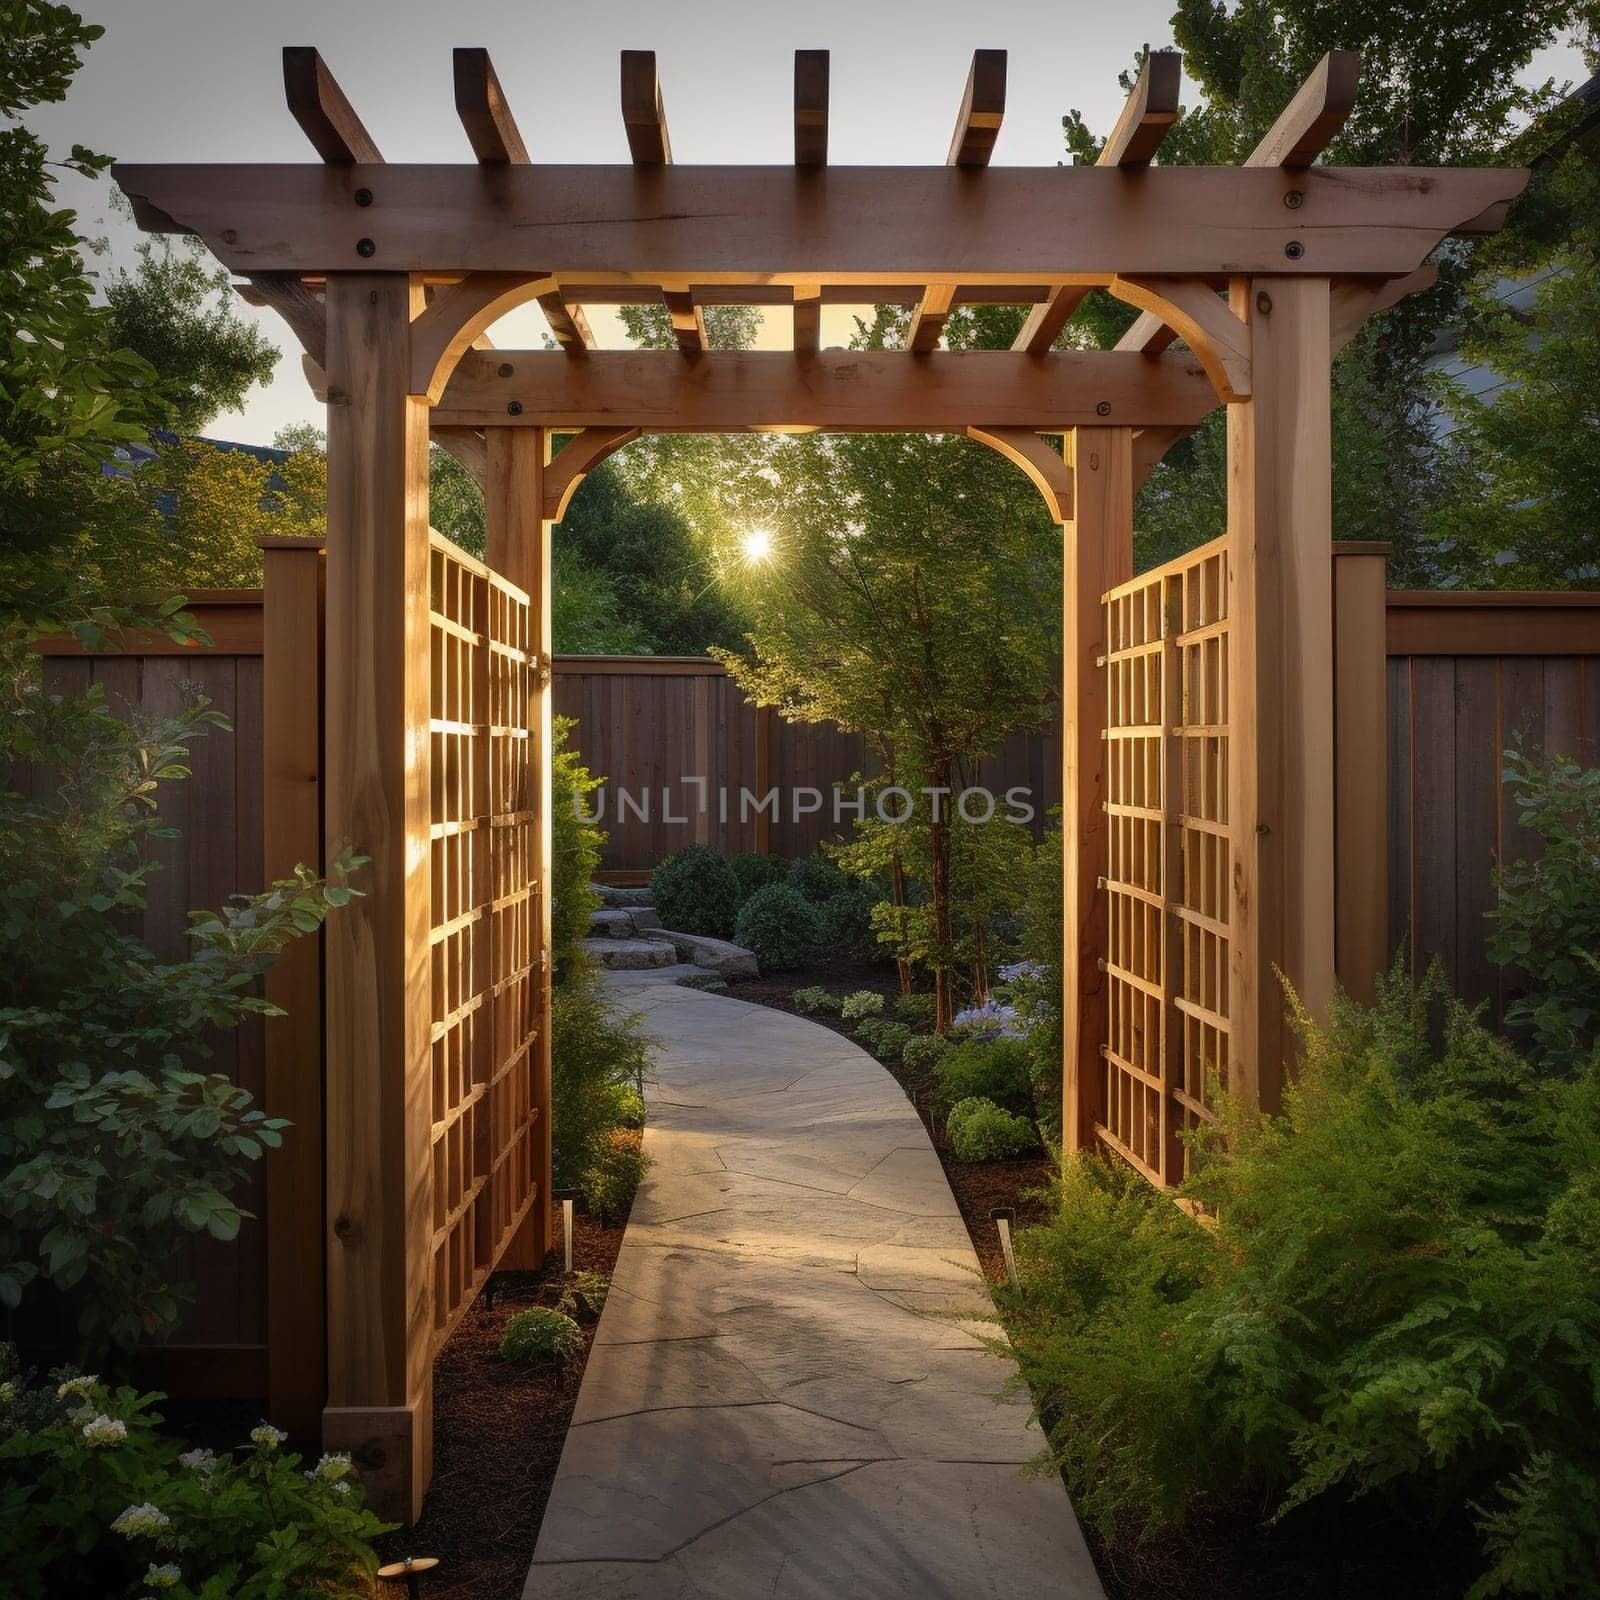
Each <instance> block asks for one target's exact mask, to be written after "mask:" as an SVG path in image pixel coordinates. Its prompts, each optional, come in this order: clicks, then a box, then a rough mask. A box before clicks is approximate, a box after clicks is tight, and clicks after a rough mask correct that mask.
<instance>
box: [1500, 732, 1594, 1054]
mask: <svg viewBox="0 0 1600 1600" xmlns="http://www.w3.org/2000/svg"><path fill="white" fill-rule="evenodd" d="M1502 777H1503V779H1504V782H1505V785H1506V789H1507V792H1508V794H1509V796H1510V798H1511V800H1512V801H1513V803H1514V804H1515V805H1516V807H1517V820H1518V821H1519V822H1520V823H1521V824H1522V826H1523V827H1524V828H1528V829H1531V830H1532V831H1533V832H1534V833H1536V834H1537V835H1538V836H1539V838H1540V839H1541V840H1543V842H1544V849H1543V850H1542V851H1541V852H1540V855H1539V858H1538V860H1536V861H1525V860H1517V861H1514V862H1512V863H1510V864H1509V865H1508V866H1504V867H1502V868H1501V869H1500V872H1499V874H1498V875H1497V878H1496V884H1497V887H1498V889H1499V901H1498V903H1497V904H1496V906H1495V907H1494V909H1493V910H1492V911H1490V912H1489V917H1490V920H1491V922H1492V924H1493V930H1492V932H1491V934H1490V937H1489V954H1490V955H1491V956H1492V957H1493V958H1494V959H1495V960H1496V961H1498V962H1499V963H1501V965H1503V966H1513V967H1518V968H1520V969H1521V970H1522V972H1523V973H1524V974H1525V975H1526V985H1525V989H1524V992H1523V993H1522V994H1520V995H1519V996H1518V997H1517V998H1516V999H1515V1000H1513V1001H1512V1003H1511V1004H1510V1005H1509V1006H1507V1008H1506V1024H1507V1026H1508V1027H1509V1028H1511V1029H1512V1030H1513V1032H1514V1033H1515V1034H1516V1035H1517V1037H1519V1038H1525V1039H1526V1040H1527V1042H1528V1045H1529V1048H1530V1049H1531V1050H1532V1052H1533V1054H1534V1055H1535V1056H1536V1057H1537V1059H1538V1060H1539V1061H1540V1062H1541V1063H1542V1064H1543V1065H1545V1066H1548V1067H1550V1068H1551V1069H1552V1070H1555V1071H1561V1072H1570V1071H1572V1070H1573V1069H1574V1068H1576V1067H1579V1066H1582V1065H1584V1064H1586V1063H1588V1062H1590V1061H1592V1060H1594V1058H1595V1043H1596V1040H1597V1039H1600V767H1582V766H1579V765H1578V763H1577V762H1576V761H1571V760H1568V759H1567V758H1566V757H1565V756H1556V757H1554V758H1552V759H1551V760H1550V761H1549V762H1548V763H1544V764H1540V763H1538V762H1535V761H1534V760H1533V759H1532V758H1531V757H1529V756H1527V755H1525V754H1524V753H1523V752H1522V751H1521V750H1508V751H1506V754H1505V770H1504V772H1503V774H1502Z"/></svg>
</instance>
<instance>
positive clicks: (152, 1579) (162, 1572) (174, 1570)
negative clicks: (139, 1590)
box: [144, 1561, 183, 1589]
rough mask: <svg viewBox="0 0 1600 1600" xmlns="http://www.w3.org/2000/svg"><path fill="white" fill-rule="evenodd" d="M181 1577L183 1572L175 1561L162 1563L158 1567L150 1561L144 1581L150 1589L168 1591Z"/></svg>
mask: <svg viewBox="0 0 1600 1600" xmlns="http://www.w3.org/2000/svg"><path fill="white" fill-rule="evenodd" d="M182 1576H183V1571H182V1569H181V1568H180V1567H179V1566H178V1563H177V1562H176V1561H163V1562H162V1563H161V1565H160V1566H159V1567H158V1566H157V1565H156V1564H155V1562H153V1561H152V1562H151V1563H150V1567H149V1570H148V1571H147V1572H146V1573H145V1575H144V1581H145V1582H146V1583H147V1584H149V1585H150V1587H151V1588H152V1589H170V1588H171V1587H172V1586H173V1584H175V1583H176V1582H177V1581H178V1580H179V1579H180V1578H181V1577H182Z"/></svg>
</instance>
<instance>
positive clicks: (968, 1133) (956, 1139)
mask: <svg viewBox="0 0 1600 1600" xmlns="http://www.w3.org/2000/svg"><path fill="white" fill-rule="evenodd" d="M945 1132H946V1133H947V1134H948V1135H949V1136H950V1148H951V1149H952V1150H954V1151H955V1153H956V1159H957V1160H958V1161H1009V1160H1011V1159H1012V1158H1013V1157H1015V1156H1029V1155H1036V1154H1037V1153H1038V1150H1039V1135H1038V1134H1037V1133H1036V1132H1035V1131H1034V1126H1033V1124H1032V1123H1031V1122H1030V1121H1029V1120H1028V1119H1027V1118H1026V1117H1015V1116H1013V1115H1012V1114H1011V1113H1010V1112H1009V1111H1007V1110H1005V1109H1004V1108H1002V1107H1000V1106H997V1105H996V1104H995V1103H994V1101H992V1100H984V1099H982V1098H980V1097H979V1096H976V1095H974V1096H973V1097H972V1098H971V1099H968V1100H958V1101H957V1102H956V1104H955V1105H953V1106H952V1107H951V1108H950V1115H949V1117H948V1118H947V1119H946V1121H945Z"/></svg>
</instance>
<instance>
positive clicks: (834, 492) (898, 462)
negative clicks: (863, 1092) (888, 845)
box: [714, 434, 1061, 1028]
mask: <svg viewBox="0 0 1600 1600" xmlns="http://www.w3.org/2000/svg"><path fill="white" fill-rule="evenodd" d="M759 485H760V486H761V488H762V489H763V491H764V493H763V495H762V496H761V497H760V498H756V497H755V496H754V486H751V492H752V502H751V503H752V506H753V507H754V508H755V509H757V510H759V511H760V513H761V514H762V516H763V519H764V524H765V525H766V526H767V527H770V528H771V529H772V532H773V535H774V540H775V545H776V555H775V558H774V560H773V562H772V564H771V566H770V567H767V566H764V565H762V566H757V565H753V564H747V565H746V566H745V567H744V568H743V569H741V570H739V571H737V572H735V573H732V574H730V581H732V582H735V583H736V584H737V586H738V589H739V591H740V593H741V596H742V597H743V599H744V601H745V604H746V605H747V606H748V607H749V610H750V613H751V616H752V618H753V622H752V626H751V629H750V632H749V641H750V642H749V646H748V648H747V650H746V651H745V652H743V653H741V654H732V653H726V652H714V653H720V654H723V656H724V659H726V660H727V661H728V663H729V666H730V669H731V670H732V672H733V673H734V676H735V677H736V678H737V679H738V681H739V683H740V685H741V686H742V687H743V688H744V689H745V690H746V691H747V693H749V694H750V695H751V697H752V698H753V699H755V700H756V701H757V703H759V704H763V705H773V706H776V707H777V708H778V710H779V711H780V712H782V713H783V714H784V715H785V716H788V717H792V718H795V719H797V720H801V721H809V722H820V721H832V722H836V723H838V724H839V725H840V726H842V727H845V728H848V729H852V730H859V731H861V732H862V733H864V734H865V735H866V736H867V739H868V741H869V744H870V745H871V746H872V748H873V749H874V750H875V752H876V753H877V755H878V756H879V758H880V759H881V760H882V761H883V763H884V765H885V767H886V768H889V769H890V770H892V771H893V772H894V773H896V774H897V781H898V782H899V783H900V784H901V785H903V786H905V787H907V788H910V789H919V790H920V789H930V790H937V791H942V793H941V794H940V795H939V796H938V799H937V804H935V802H934V798H933V797H932V796H929V797H928V800H927V810H926V822H925V830H926V831H925V844H926V862H927V883H928V889H929V896H930V912H929V920H930V934H929V938H928V944H927V952H926V955H927V960H928V962H929V964H930V965H931V966H932V968H933V971H934V975H935V987H936V995H937V1012H936V1021H937V1023H938V1025H939V1026H940V1027H941V1028H944V1027H948V1025H949V1021H950V1017H951V1015H952V1012H953V1006H952V1003H951V1002H952V993H953V990H952V974H953V971H954V968H955V966H956V964H957V962H958V960H960V951H959V949H958V928H957V922H956V918H955V915H954V911H953V905H954V890H955V885H954V882H953V878H952V868H953V860H954V855H953V845H952V823H951V818H952V816H954V815H955V814H956V813H955V800H954V798H953V797H954V796H955V795H956V794H958V793H959V792H960V790H961V789H962V788H964V787H965V786H966V784H967V783H968V782H969V781H970V780H971V778H972V777H973V775H974V763H975V762H976V761H977V760H979V759H981V758H982V757H983V756H984V755H986V754H989V753H991V752H992V751H993V750H994V749H995V748H996V747H997V746H998V745H999V744H1000V742H1001V741H1002V740H1003V739H1004V738H1005V737H1006V735H1007V734H1008V733H1010V732H1012V731H1013V730H1015V729H1019V728H1026V727H1033V726H1037V725H1038V723H1039V722H1040V721H1042V720H1043V716H1044V714H1045V700H1046V695H1047V693H1048V689H1049V685H1050V682H1051V677H1052V670H1051V669H1052V662H1053V659H1054V649H1055V642H1056V638H1057V629H1058V618H1059V611H1060V582H1061V544H1060V534H1059V530H1058V529H1057V527H1056V525H1055V523H1054V522H1052V521H1051V520H1050V518H1049V517H1048V516H1047V515H1046V514H1045V511H1044V508H1043V506H1042V504H1041V503H1040V501H1039V499H1038V496H1037V492H1036V491H1035V490H1034V488H1033V487H1032V485H1031V484H1029V483H1028V482H1027V480H1026V479H1025V478H1024V477H1023V476H1022V475H1021V474H1020V473H1019V472H1017V471H1016V470H1015V468H1013V467H1012V466H1010V465H1009V464H1008V463H1006V462H1004V461H1002V460H1001V459H1000V458H999V457H997V456H996V455H994V454H993V453H992V452H991V451H989V450H987V449H986V448H985V447H983V446H982V445H977V444H972V443H970V442H968V441H966V440H962V439H950V438H938V437H927V436H921V435H909V436H899V435H885V434H856V435H845V436H842V437H825V436H821V435H798V436H793V437H789V438H785V439H783V440H781V441H780V442H779V443H778V444H777V445H776V446H775V447H774V449H773V450H772V453H771V460H770V464H769V475H768V476H765V477H763V478H761V479H760V480H759ZM885 804H886V812H887V814H889V815H895V814H897V813H898V812H899V811H900V810H903V809H905V808H904V805H903V803H902V802H901V801H900V800H899V799H898V797H892V798H891V799H889V800H886V802H885Z"/></svg>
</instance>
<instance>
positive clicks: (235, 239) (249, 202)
mask: <svg viewBox="0 0 1600 1600" xmlns="http://www.w3.org/2000/svg"><path fill="white" fill-rule="evenodd" d="M115 171H116V176H117V180H118V182H119V183H120V184H121V186H122V187H123V189H124V190H125V191H126V192H127V193H128V194H129V195H130V196H133V197H137V202H138V204H137V210H138V212H139V215H140V220H141V222H142V224H143V225H144V226H146V227H148V228H154V229H157V230H165V231H187V232H193V233H197V234H199V235H200V236H201V238H203V239H204V240H205V242H206V244H207V245H208V246H209V247H210V248H211V250H212V252H213V253H214V254H215V255H216V256H217V257H218V259H219V260H221V261H223V262H224V263H225V264H226V265H228V266H229V267H231V268H233V269H234V270H235V271H236V272H239V273H241V274H245V275H249V274H253V273H257V272H273V271H283V272H304V273H324V272H330V271H332V272H342V271H352V270H357V269H358V268H364V269H365V270H368V271H377V270H383V271H388V272H428V273H450V272H472V271H481V270H488V271H512V272H516V271H534V270H539V271H549V272H555V273H558V274H561V275H564V276H566V277H569V278H574V279H576V278H578V277H587V276H592V277H595V278H598V279H604V278H606V277H617V278H621V279H624V280H626V279H630V278H631V279H633V280H635V281H639V282H659V281H660V277H661V275H671V274H688V275H690V276H691V277H692V278H694V279H695V281H699V282H706V283H718V282H720V283H737V282H751V283H788V284H794V283H799V282H816V283H819V284H828V283H834V284H841V283H845V284H848V283H850V282H852V281H855V282H867V283H871V282H878V281H882V282H893V281H896V280H899V281H902V282H907V283H915V284H919V285H922V286H926V285H928V284H930V283H935V282H946V283H963V284H969V285H970V284H981V283H988V284H1002V283H1006V282H1011V281H1016V282H1026V283H1030V284H1041V283H1043V284H1047V285H1059V284H1064V283H1072V282H1075V281H1076V282H1087V283H1103V282H1105V281H1107V280H1108V279H1109V277H1110V276H1111V275H1112V274H1113V273H1115V272H1122V273H1125V274H1128V275H1132V276H1140V277H1149V276H1156V277H1160V276H1173V275H1184V276H1201V277H1205V278H1207V279H1220V278H1223V277H1227V276H1237V275H1241V274H1250V273H1274V274H1278V275H1288V276H1298V275H1302V274H1305V275H1313V276H1319V277H1322V276H1352V275H1366V276H1373V277H1395V276H1400V275H1403V274H1405V273H1408V272H1410V271H1412V270H1413V269H1414V268H1415V267H1417V266H1418V265H1420V263H1421V262H1422V260H1423V258H1424V257H1425V256H1426V255H1427V254H1428V252H1429V251H1430V250H1432V249H1433V248H1434V246H1435V245H1437V244H1438V243H1439V242H1440V240H1441V239H1443V238H1444V237H1446V236H1447V235H1448V234H1449V233H1451V232H1452V230H1454V229H1456V228H1458V227H1461V226H1463V225H1468V224H1471V223H1472V222H1473V221H1474V220H1475V219H1477V218H1478V217H1480V216H1481V215H1482V214H1483V213H1484V212H1485V211H1487V210H1489V209H1490V208H1491V207H1493V206H1496V205H1498V204H1500V203H1502V202H1505V201H1509V200H1511V199H1514V198H1515V197H1516V195H1517V194H1519V193H1520V192H1521V190H1522V188H1523V186H1524V184H1525V183H1526V182H1527V173H1526V171H1525V170H1523V169H1509V168H1494V167H1454V168H1412V167H1373V168H1367V167H1353V168H1346V167H1313V168H1310V169H1308V170H1306V171H1304V172H1286V171H1282V170H1279V169H1273V168H1252V169H1240V168H1232V167H1154V168H1151V169H1150V170H1148V171H1142V172H1137V173H1131V174H1130V173H1125V172H1122V171H1120V170H1117V169H1112V168H1099V167H1052V168H1024V167H999V168H991V169H990V170H988V171H987V172H984V173H983V174H982V175H981V176H980V175H977V174H974V173H970V172H964V171H961V170H959V169H955V168H948V167H928V168H923V167H832V168H830V169H829V171H828V181H827V183H826V184H818V183H816V182H815V181H814V179H813V177H812V175H811V174H808V173H805V172H796V171H795V170H794V169H792V168H787V169H786V168H771V167H658V168H655V169H652V170H651V171H650V172H649V173H648V174H646V173H643V172H641V171H639V170H636V169H635V168H633V167H608V166H543V165H533V166H509V167H500V168H496V169H494V170H492V171H484V170H482V169H480V168H477V167H462V166H442V167H441V166H400V165H394V166H366V165H357V166H339V167H333V166H270V165H263V166H210V167H208V166H133V165H121V166H118V167H117V168H116V169H115ZM1291 190H1293V191H1294V192H1295V193H1296V194H1297V195H1299V197H1300V201H1299V204H1297V205H1296V206H1294V207H1293V208H1291V207H1290V206H1288V205H1286V204H1285V196H1286V195H1287V194H1288V193H1289V192H1290V191H1291ZM363 193H364V195H365V203H362V202H361V201H360V200H359V198H358V196H359V195H360V194H363ZM863 219H871V226H863Z"/></svg>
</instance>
